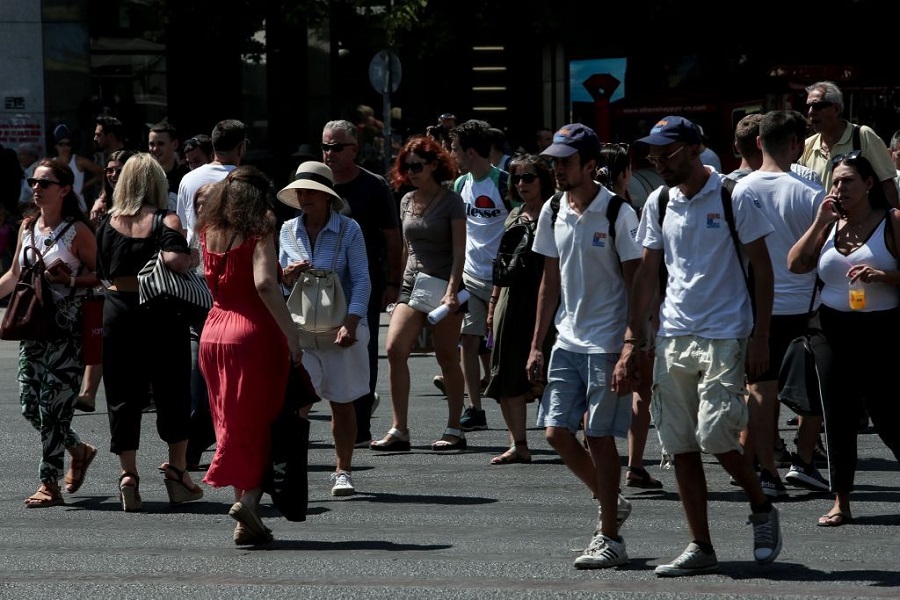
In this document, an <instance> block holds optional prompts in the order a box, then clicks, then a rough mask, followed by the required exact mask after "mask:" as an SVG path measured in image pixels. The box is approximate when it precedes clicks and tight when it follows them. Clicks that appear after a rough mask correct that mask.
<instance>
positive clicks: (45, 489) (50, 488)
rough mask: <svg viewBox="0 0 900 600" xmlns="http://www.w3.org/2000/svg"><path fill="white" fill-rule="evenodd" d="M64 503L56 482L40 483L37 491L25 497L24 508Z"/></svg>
mask: <svg viewBox="0 0 900 600" xmlns="http://www.w3.org/2000/svg"><path fill="white" fill-rule="evenodd" d="M65 503H66V502H65V500H63V497H62V494H61V493H60V492H59V485H58V484H56V483H42V484H41V487H39V488H38V491H36V492H35V493H34V494H32V495H30V496H28V497H27V498H25V508H48V507H50V506H60V505H61V504H65Z"/></svg>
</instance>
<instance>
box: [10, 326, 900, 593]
mask: <svg viewBox="0 0 900 600" xmlns="http://www.w3.org/2000/svg"><path fill="white" fill-rule="evenodd" d="M385 331H386V327H384V326H382V328H381V336H382V339H383V337H384V333H385ZM16 352H17V345H16V344H15V343H13V342H0V381H3V382H4V385H2V386H0V473H2V475H0V481H2V486H0V511H2V516H0V598H16V599H19V598H26V597H28V598H31V597H37V596H40V597H41V598H90V599H92V600H101V599H105V598H117V599H125V598H176V597H184V598H190V599H191V600H202V599H206V598H210V599H213V598H215V599H218V598H223V597H241V598H329V599H332V600H339V599H344V598H346V599H351V598H352V599H358V598H390V599H394V598H396V599H402V598H415V599H420V598H435V599H448V600H450V599H461V598H477V599H507V598H529V599H535V598H626V597H641V598H698V597H716V598H775V597H781V598H850V597H853V598H897V597H900V560H898V555H900V539H898V535H897V533H898V528H900V514H898V513H900V510H898V507H900V491H898V489H897V484H898V477H897V474H898V466H897V464H896V462H895V461H894V460H893V459H892V458H891V456H890V454H889V453H888V452H887V450H886V449H885V448H884V447H883V445H881V443H880V440H878V438H877V436H875V435H874V434H872V433H865V434H863V435H861V436H860V438H859V441H860V457H859V459H860V460H859V473H858V476H857V484H858V490H857V491H856V492H855V493H854V496H853V500H852V502H853V504H852V506H853V512H854V516H855V518H856V522H855V523H854V524H852V525H847V526H844V527H840V528H833V529H827V528H820V527H816V525H815V523H816V518H817V517H818V516H819V515H821V514H823V513H824V512H825V511H827V510H828V508H829V507H830V505H831V500H830V499H829V497H828V495H824V494H815V493H810V492H806V491H802V490H796V489H792V490H791V492H790V498H789V499H787V500H785V501H783V502H781V503H780V506H781V513H782V527H783V532H784V549H783V551H782V553H781V555H780V557H779V558H778V560H777V561H776V562H775V563H774V564H772V565H770V566H767V567H759V566H757V565H756V564H755V563H754V562H753V560H752V532H751V528H750V526H749V525H747V524H746V521H747V515H748V512H749V511H748V506H747V504H746V502H745V501H744V500H743V498H742V495H741V494H740V493H739V492H737V491H736V488H733V487H732V486H730V485H729V483H728V476H727V475H726V474H725V473H724V471H723V470H722V469H721V468H720V467H718V466H717V465H716V464H715V462H714V460H712V459H711V458H710V459H708V460H707V462H706V466H707V476H708V479H709V482H710V484H709V490H710V521H711V527H712V531H713V537H714V540H713V541H714V544H715V546H716V551H717V554H718V558H719V561H720V564H721V567H722V571H721V573H718V574H711V575H705V576H698V577H692V578H681V579H658V578H657V577H656V576H655V575H654V574H653V567H655V566H656V565H658V564H660V563H663V562H668V561H669V560H671V559H672V558H673V557H675V556H677V555H678V554H679V553H680V552H681V551H682V550H683V549H684V547H685V546H686V545H687V543H688V542H689V541H690V539H689V537H688V534H687V531H686V527H685V525H684V521H683V517H682V512H681V507H680V504H679V502H678V497H677V493H676V492H675V477H674V472H673V471H670V470H660V469H658V468H657V467H656V464H657V462H658V458H659V456H660V451H659V445H658V442H657V440H656V437H655V432H654V431H652V430H651V436H650V441H649V442H648V447H647V465H648V468H649V469H650V470H651V472H652V473H653V474H654V475H656V476H657V477H658V478H660V479H661V480H662V481H663V482H664V484H665V487H664V489H663V490H662V492H643V493H633V492H632V491H631V489H630V488H625V493H626V496H628V497H630V498H631V500H632V502H633V503H634V512H633V513H632V516H631V519H630V520H629V521H628V522H627V523H626V525H625V526H624V528H623V530H622V535H623V536H624V538H625V541H626V543H627V548H628V553H629V555H630V557H631V562H630V564H629V565H627V566H625V567H621V568H618V569H608V570H599V571H578V570H575V569H574V568H573V565H572V561H573V560H574V559H575V557H576V556H577V555H578V554H579V552H578V550H580V549H581V548H584V546H585V545H586V544H587V542H588V541H589V538H590V535H591V532H592V530H593V527H594V523H595V520H596V514H597V511H596V504H595V502H594V501H593V500H592V499H591V495H590V493H588V492H587V491H586V489H585V488H584V486H583V485H582V484H580V483H579V482H577V481H576V480H575V478H574V477H573V476H572V475H571V474H570V473H569V472H568V470H567V469H566V468H565V467H564V466H563V465H562V463H561V462H560V461H559V459H558V458H557V456H556V455H555V453H554V452H553V450H552V449H550V447H549V446H548V445H547V443H546V442H545V441H544V440H543V436H542V434H541V432H540V431H539V430H538V429H536V428H531V429H530V430H529V434H528V435H529V443H530V445H531V447H532V452H533V456H534V459H535V460H534V463H533V464H530V465H508V466H491V465H489V464H488V460H489V459H490V457H491V456H493V455H495V454H497V453H499V452H501V451H502V450H503V449H504V448H505V447H506V446H507V437H506V431H505V428H504V426H503V422H502V418H501V416H500V411H499V408H498V406H497V405H496V404H495V403H494V402H493V401H492V400H488V401H487V402H486V403H485V407H486V408H487V411H488V425H489V426H490V427H491V428H490V429H489V430H488V431H480V432H473V433H470V434H469V435H468V440H469V449H468V451H465V452H462V453H455V454H438V453H434V452H432V451H431V450H430V449H429V446H430V443H431V442H432V441H433V440H435V439H437V438H438V437H439V436H440V433H441V431H442V429H443V424H444V419H445V401H444V399H443V397H442V396H441V395H440V394H439V393H438V391H437V390H436V389H435V388H434V387H433V386H432V384H431V377H432V375H434V374H435V373H436V372H437V367H436V363H435V361H434V357H433V355H430V354H424V355H414V356H413V357H412V358H411V359H410V366H411V370H412V373H413V389H412V397H411V407H410V423H411V425H410V427H411V431H412V435H413V450H412V452H409V453H396V454H390V453H387V454H379V453H373V452H371V451H369V450H358V451H357V452H356V454H355V455H354V473H353V476H354V483H355V485H356V488H357V490H358V493H357V495H355V496H352V497H348V498H333V497H331V495H330V484H329V480H328V476H329V473H330V472H331V471H332V469H333V464H334V462H333V449H332V447H331V435H330V430H329V414H328V408H327V406H321V405H319V406H317V408H316V410H315V412H313V414H312V434H311V449H310V466H309V469H310V489H309V498H310V502H309V512H308V519H307V521H306V522H304V523H290V522H287V521H285V520H284V519H282V518H280V516H279V515H278V513H277V512H276V511H275V510H274V509H272V508H271V506H268V505H267V506H264V518H265V521H266V523H267V525H268V526H269V527H271V528H272V529H273V530H274V534H275V536H276V539H277V541H275V542H274V543H272V544H269V545H267V546H263V547H260V548H259V549H246V548H240V549H239V548H236V547H235V546H234V545H233V543H232V541H231V534H232V530H233V527H234V522H233V521H232V520H231V519H230V518H229V517H228V516H227V510H228V508H229V506H230V505H231V502H232V498H231V491H230V490H228V489H220V490H216V489H212V488H209V487H206V486H204V487H205V491H206V495H205V497H204V499H203V500H202V501H200V502H196V503H191V504H187V505H182V506H180V507H170V505H169V504H168V501H167V497H166V493H165V488H164V486H163V484H162V481H160V479H161V476H159V475H157V474H156V466H157V465H158V464H159V463H160V462H162V461H163V460H165V456H166V454H165V447H164V444H163V443H162V442H161V441H160V440H159V438H158V437H157V435H156V429H155V415H153V414H147V415H145V417H146V418H145V420H144V424H143V447H142V448H141V450H140V452H139V457H138V458H139V468H140V473H141V475H142V476H143V479H142V482H141V492H142V495H143V498H144V512H142V513H123V512H122V511H121V508H120V505H119V503H118V501H117V498H116V479H117V476H118V469H117V461H116V460H115V457H114V456H113V455H112V454H110V453H109V452H108V440H109V434H108V424H107V416H106V412H105V402H104V401H103V399H102V395H101V398H100V399H99V401H98V411H97V412H96V413H93V414H89V415H88V414H83V413H77V416H76V418H75V428H76V431H77V432H78V433H79V434H80V435H81V436H82V437H83V439H85V440H86V441H89V442H91V443H93V444H95V445H97V446H99V447H100V449H101V451H100V453H99V454H98V456H97V459H96V460H95V461H94V463H93V465H92V466H91V468H90V471H89V473H88V476H87V479H86V481H85V484H84V486H83V487H82V489H81V490H80V491H79V492H78V493H77V494H75V495H72V496H68V497H67V498H66V501H67V503H66V505H65V506H63V507H55V508H49V509H26V508H24V506H23V504H22V502H23V499H24V498H25V497H26V496H28V495H30V494H31V493H33V492H34V490H35V489H36V488H37V464H38V460H39V438H38V435H37V433H36V432H35V431H34V430H32V429H31V428H30V426H29V425H28V424H27V423H26V422H25V420H24V419H22V418H21V416H20V415H19V408H18V391H17V384H16V380H15V367H16ZM381 363H382V372H381V373H382V377H381V381H380V383H379V386H378V389H379V392H380V395H381V398H382V404H381V406H380V407H379V408H378V410H377V412H376V413H375V417H374V421H373V433H375V435H376V436H380V435H381V434H383V433H384V432H385V431H387V429H388V427H389V426H390V404H389V402H390V401H389V395H388V393H387V386H386V373H387V366H386V361H385V360H384V359H383V358H382V361H381ZM534 414H535V405H533V404H532V405H530V407H529V421H530V422H531V423H533V422H534ZM786 417H787V415H785V416H783V417H782V420H781V421H782V423H783V422H784V421H785V420H786ZM783 429H784V430H783V432H782V435H783V436H784V437H785V439H787V440H789V441H790V440H791V439H792V438H793V434H794V432H793V429H792V428H788V427H784V428H783ZM619 448H620V452H622V453H624V452H625V446H624V442H620V445H619ZM209 458H211V453H208V454H207V455H206V460H207V461H208V460H209ZM623 464H624V462H623ZM782 474H783V473H782Z"/></svg>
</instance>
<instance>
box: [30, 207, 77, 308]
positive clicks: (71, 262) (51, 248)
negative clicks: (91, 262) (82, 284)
mask: <svg viewBox="0 0 900 600" xmlns="http://www.w3.org/2000/svg"><path fill="white" fill-rule="evenodd" d="M67 223H68V221H63V222H62V223H60V224H59V225H57V226H56V227H55V228H54V229H53V231H51V232H50V233H49V234H45V233H42V232H41V231H38V227H37V219H35V220H34V221H33V222H32V224H31V228H26V227H23V228H21V229H20V231H19V237H20V238H21V239H22V252H21V254H19V257H18V259H19V267H24V266H25V248H27V247H30V246H31V245H32V241H31V233H32V232H34V246H36V247H37V249H38V251H39V252H40V253H41V254H42V255H43V257H44V264H45V265H46V266H48V267H49V266H50V265H51V264H53V263H54V262H55V261H56V259H62V261H63V262H64V263H66V266H68V267H69V271H70V272H71V273H72V275H77V274H78V272H79V269H81V261H80V260H78V258H77V257H76V256H75V255H74V254H73V253H72V243H73V242H74V240H75V225H74V224H73V225H72V226H71V227H69V228H68V229H66V231H65V233H63V234H62V236H61V237H60V238H59V239H58V240H56V241H55V242H53V240H54V238H55V237H56V236H57V235H58V234H59V232H60V231H62V230H63V227H65V226H66V225H67ZM33 261H34V255H33V254H32V253H31V251H28V263H29V264H31V263H32V262H33ZM51 285H52V286H53V289H54V291H57V292H59V293H61V294H63V295H68V294H69V292H70V291H71V289H70V288H69V287H67V286H65V285H61V284H57V283H53V284H51ZM78 293H87V290H84V289H79V290H78Z"/></svg>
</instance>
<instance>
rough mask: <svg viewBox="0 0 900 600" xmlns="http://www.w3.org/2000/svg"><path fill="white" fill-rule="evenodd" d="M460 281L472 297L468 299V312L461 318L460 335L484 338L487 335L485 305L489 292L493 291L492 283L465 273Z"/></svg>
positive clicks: (489, 295)
mask: <svg viewBox="0 0 900 600" xmlns="http://www.w3.org/2000/svg"><path fill="white" fill-rule="evenodd" d="M462 280H463V284H465V286H466V289H467V290H469V293H470V294H472V295H471V296H470V297H469V312H467V313H466V316H465V317H463V322H462V330H461V331H460V333H462V334H464V335H477V336H479V337H484V336H485V335H487V303H488V300H489V299H490V297H491V291H492V290H493V289H494V283H493V282H492V281H484V280H483V279H475V278H474V277H472V276H470V275H466V274H465V273H463V276H462Z"/></svg>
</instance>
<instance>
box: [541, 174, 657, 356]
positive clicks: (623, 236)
mask: <svg viewBox="0 0 900 600" xmlns="http://www.w3.org/2000/svg"><path fill="white" fill-rule="evenodd" d="M610 198H612V193H611V192H610V191H609V190H608V189H606V188H604V187H602V186H601V187H600V191H599V192H598V193H597V195H596V196H595V197H594V200H593V201H592V202H591V204H590V205H589V206H588V207H587V210H586V211H585V212H584V213H583V214H582V215H580V216H579V215H577V214H575V212H573V211H572V209H571V208H570V207H569V200H568V194H563V196H562V198H560V209H559V214H558V215H557V218H556V226H555V227H554V228H553V229H552V230H551V228H550V220H551V214H552V210H551V208H550V201H549V200H548V201H547V202H545V203H544V206H543V208H542V209H541V214H540V217H539V218H538V225H537V229H536V230H535V236H534V244H533V245H532V249H533V250H534V251H535V252H537V253H538V254H542V255H544V256H549V257H551V258H558V259H559V271H560V277H561V281H560V285H561V294H560V304H559V309H558V310H557V312H556V321H555V322H556V331H557V336H556V343H555V346H558V347H560V348H562V349H564V350H568V351H570V352H577V353H580V354H601V353H618V352H621V351H622V346H623V339H624V335H625V323H626V320H627V318H628V299H627V298H628V297H627V294H626V289H625V281H624V279H623V278H622V265H621V263H622V262H625V261H628V260H634V259H638V258H640V257H641V252H642V250H641V247H640V246H639V245H638V243H637V242H636V241H635V239H634V234H635V232H636V231H637V226H638V219H637V214H636V213H635V212H634V210H633V209H632V208H630V206H629V205H627V204H626V205H623V206H622V208H621V209H620V210H619V216H618V218H617V219H616V224H615V228H616V238H615V248H613V245H612V243H611V240H610V238H609V221H608V220H607V219H606V207H607V206H608V205H609V200H610Z"/></svg>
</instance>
